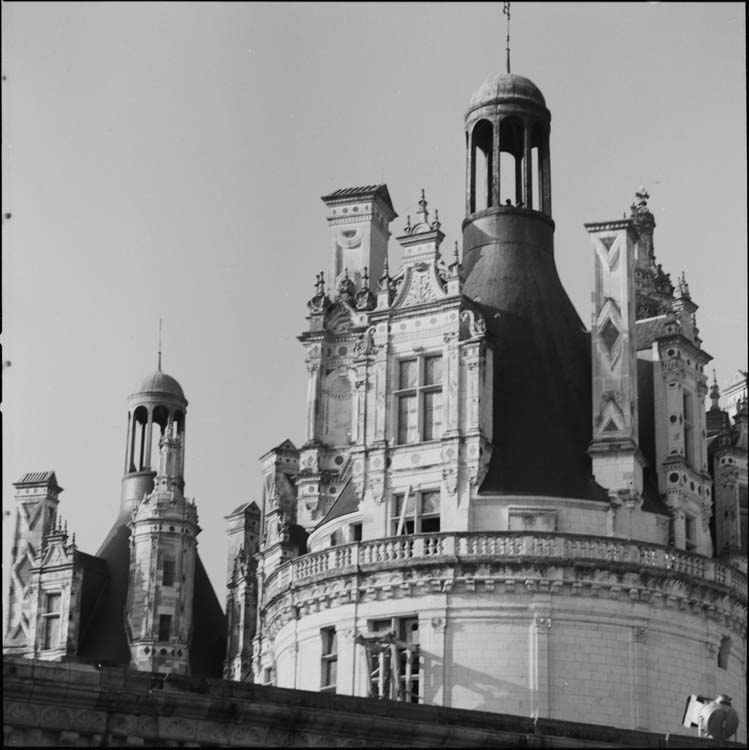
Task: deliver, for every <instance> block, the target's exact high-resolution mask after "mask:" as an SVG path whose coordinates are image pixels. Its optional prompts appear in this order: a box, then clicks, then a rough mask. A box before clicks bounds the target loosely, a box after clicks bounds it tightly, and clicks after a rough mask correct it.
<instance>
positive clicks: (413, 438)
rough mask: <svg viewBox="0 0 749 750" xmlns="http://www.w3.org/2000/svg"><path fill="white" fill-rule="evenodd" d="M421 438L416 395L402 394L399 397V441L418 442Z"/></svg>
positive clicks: (400, 442) (401, 442)
mask: <svg viewBox="0 0 749 750" xmlns="http://www.w3.org/2000/svg"><path fill="white" fill-rule="evenodd" d="M418 440H419V419H418V414H417V411H416V396H401V397H400V398H399V399H398V443H399V444H401V445H402V444H403V443H416V442H418Z"/></svg>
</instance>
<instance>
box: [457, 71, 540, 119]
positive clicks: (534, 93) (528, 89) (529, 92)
mask: <svg viewBox="0 0 749 750" xmlns="http://www.w3.org/2000/svg"><path fill="white" fill-rule="evenodd" d="M509 100H512V101H526V102H531V103H533V104H539V105H541V106H542V107H545V106H546V100H545V99H544V95H543V94H542V93H541V89H539V88H538V86H536V84H535V83H533V81H531V80H530V79H529V78H526V77H525V76H519V75H517V74H516V73H496V74H495V75H493V76H490V77H489V78H487V79H486V80H485V81H484V82H483V83H482V84H481V85H480V86H479V87H478V89H476V91H475V92H474V94H473V96H472V97H471V102H470V104H469V105H468V111H469V112H470V111H471V110H472V109H475V108H476V107H482V106H484V105H485V104H495V103H497V102H500V101H501V102H505V101H509Z"/></svg>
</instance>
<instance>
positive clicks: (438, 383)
mask: <svg viewBox="0 0 749 750" xmlns="http://www.w3.org/2000/svg"><path fill="white" fill-rule="evenodd" d="M395 399H396V404H397V415H396V417H397V436H396V438H397V440H396V441H397V444H398V445H407V444H409V443H420V442H423V441H427V440H437V439H439V438H440V437H441V436H442V355H440V354H432V355H426V356H418V357H413V358H410V359H402V360H400V361H399V362H398V390H397V391H396V392H395Z"/></svg>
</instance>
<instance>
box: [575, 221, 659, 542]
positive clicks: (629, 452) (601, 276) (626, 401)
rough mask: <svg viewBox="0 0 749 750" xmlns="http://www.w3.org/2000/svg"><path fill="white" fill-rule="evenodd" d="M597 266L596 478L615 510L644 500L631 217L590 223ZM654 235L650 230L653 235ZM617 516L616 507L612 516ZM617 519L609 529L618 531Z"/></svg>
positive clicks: (593, 337) (594, 340)
mask: <svg viewBox="0 0 749 750" xmlns="http://www.w3.org/2000/svg"><path fill="white" fill-rule="evenodd" d="M585 228H586V229H587V230H588V233H589V234H590V240H591V243H592V245H593V259H594V266H595V273H594V280H595V282H594V283H595V288H594V291H593V316H592V320H591V336H590V338H591V355H592V375H593V382H592V386H593V387H592V396H593V402H592V406H593V441H592V442H591V445H590V448H589V450H588V452H589V454H590V455H591V457H592V459H593V475H594V477H595V479H596V481H597V482H598V483H599V484H600V485H601V486H602V487H605V488H606V489H607V490H608V491H609V499H610V502H611V504H612V511H614V512H615V509H616V508H617V507H618V506H619V505H621V504H624V505H625V507H628V508H629V509H630V510H632V509H634V508H639V507H641V505H642V490H643V468H644V465H645V457H644V456H643V454H642V451H641V450H640V448H639V445H638V440H639V429H638V414H637V402H638V398H637V334H636V328H635V321H636V292H635V253H636V248H637V240H638V235H637V229H636V227H635V225H634V224H633V222H631V220H630V219H621V220H619V221H609V222H599V223H595V224H586V225H585ZM651 237H652V235H651ZM610 517H611V518H612V519H613V518H614V513H612V514H611V516H610ZM615 531H616V530H615V528H614V527H613V523H612V524H611V526H610V528H609V533H610V534H614V533H615Z"/></svg>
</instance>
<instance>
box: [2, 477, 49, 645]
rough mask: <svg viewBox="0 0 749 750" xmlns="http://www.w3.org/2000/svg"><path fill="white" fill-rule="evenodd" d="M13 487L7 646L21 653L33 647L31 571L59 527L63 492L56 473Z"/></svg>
mask: <svg viewBox="0 0 749 750" xmlns="http://www.w3.org/2000/svg"><path fill="white" fill-rule="evenodd" d="M13 486H14V487H15V488H16V522H15V532H14V534H13V548H12V550H11V560H12V563H11V570H10V587H9V593H8V606H7V608H6V610H5V617H6V620H5V627H4V638H3V647H4V649H5V652H6V653H15V652H16V650H17V651H18V652H19V653H20V652H23V651H24V650H25V649H26V648H27V647H28V646H30V645H32V644H30V643H29V641H28V639H29V635H30V633H31V630H30V613H29V611H28V605H29V601H28V598H27V592H28V587H29V583H30V579H31V573H30V571H31V568H32V567H33V566H34V562H35V559H36V556H37V554H38V553H39V552H40V551H41V549H42V545H43V543H44V540H45V538H46V537H47V535H48V534H49V533H50V531H51V530H52V529H53V528H54V527H55V519H56V517H57V505H58V503H59V496H60V493H61V492H62V487H60V486H58V484H57V478H56V477H55V472H54V471H36V472H31V473H29V474H24V475H23V476H22V477H21V478H20V479H19V480H18V481H17V482H15V483H14V484H13ZM8 649H12V650H8Z"/></svg>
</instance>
